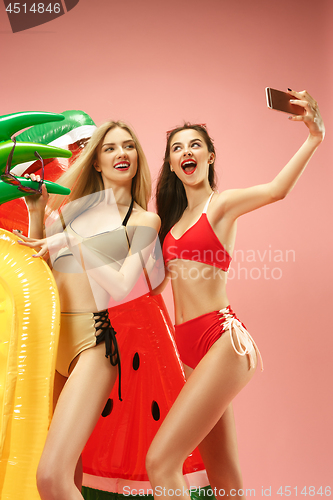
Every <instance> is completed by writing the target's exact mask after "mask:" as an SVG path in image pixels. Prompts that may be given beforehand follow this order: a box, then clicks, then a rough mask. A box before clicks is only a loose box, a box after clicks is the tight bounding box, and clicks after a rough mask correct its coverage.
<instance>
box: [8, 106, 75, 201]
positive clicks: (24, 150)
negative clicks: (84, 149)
mask: <svg viewBox="0 0 333 500" xmlns="http://www.w3.org/2000/svg"><path fill="white" fill-rule="evenodd" d="M64 119H65V117H64V116H63V115H60V114H57V113H48V112H39V111H25V112H21V113H13V114H11V115H4V116H0V141H1V142H0V175H1V174H3V173H4V171H5V168H6V163H7V158H8V156H9V154H10V151H11V150H12V147H13V142H12V141H11V140H10V137H11V136H12V135H13V134H14V133H15V132H18V131H19V130H21V129H22V128H26V127H30V126H33V125H40V124H43V123H47V122H54V121H61V120H64ZM35 151H38V153H39V154H40V156H41V157H42V158H43V159H45V158H58V157H61V158H70V157H71V156H72V153H71V152H70V151H67V150H66V149H61V148H57V147H54V146H48V145H46V144H40V143H39V144H37V143H31V142H17V143H16V148H15V151H14V156H13V161H12V167H14V166H15V165H16V164H18V163H22V162H27V161H35V160H36V158H35V155H34V153H35ZM19 180H20V181H21V182H22V184H23V185H25V186H29V187H33V188H36V187H37V188H38V183H37V182H33V181H31V180H29V179H25V178H24V177H23V178H22V177H20V178H19ZM45 185H46V189H47V191H48V192H49V193H54V194H63V195H66V194H69V193H70V189H68V188H65V187H63V186H60V185H59V184H55V183H54V182H51V181H45ZM26 195H27V194H26V193H23V192H22V191H19V190H18V189H17V187H15V186H12V185H11V184H7V183H6V182H3V181H0V204H2V203H6V202H7V201H11V200H15V199H16V198H20V197H22V196H26ZM28 196H29V195H28Z"/></svg>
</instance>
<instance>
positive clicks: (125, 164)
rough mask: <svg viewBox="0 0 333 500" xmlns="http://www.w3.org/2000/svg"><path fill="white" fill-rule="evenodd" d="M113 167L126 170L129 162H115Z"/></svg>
mask: <svg viewBox="0 0 333 500" xmlns="http://www.w3.org/2000/svg"><path fill="white" fill-rule="evenodd" d="M114 168H115V169H116V170H128V169H129V168H130V162H129V161H122V162H120V163H116V164H115V165H114Z"/></svg>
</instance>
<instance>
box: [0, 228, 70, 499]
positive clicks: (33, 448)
mask: <svg viewBox="0 0 333 500" xmlns="http://www.w3.org/2000/svg"><path fill="white" fill-rule="evenodd" d="M17 240H18V238H17V237H16V236H14V235H13V234H11V233H9V232H7V231H5V230H3V229H0V498H1V499H2V500H12V499H13V498H17V499H20V500H28V499H29V500H39V499H40V497H39V495H38V491H37V487H36V470H37V465H38V462H39V459H40V455H41V452H42V450H43V446H44V442H45V438H46V434H47V430H48V427H49V424H50V420H51V417H52V395H53V394H52V393H53V380H54V372H55V360H56V353H57V345H58V336H59V325H60V306H59V297H58V291H57V287H56V284H55V281H54V279H53V276H52V273H51V271H50V269H49V267H48V266H47V264H46V263H45V262H44V260H43V259H41V258H34V257H32V255H33V254H34V253H35V251H34V250H32V249H30V248H27V247H24V246H21V245H19V244H18V243H17Z"/></svg>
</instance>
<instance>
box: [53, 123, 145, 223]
mask: <svg viewBox="0 0 333 500" xmlns="http://www.w3.org/2000/svg"><path fill="white" fill-rule="evenodd" d="M116 127H119V128H122V129H124V130H126V131H127V132H128V133H129V134H130V136H131V137H132V139H133V141H134V143H135V147H136V150H137V153H138V169H137V173H136V174H135V176H134V178H133V180H132V189H131V191H132V197H133V198H134V201H136V202H137V204H138V205H140V206H141V207H142V208H144V209H145V210H147V205H148V201H149V198H150V195H151V178H150V172H149V168H148V163H147V159H146V156H145V154H144V152H143V149H142V147H141V144H140V142H139V140H138V138H137V136H136V134H135V133H134V131H133V130H132V129H131V128H130V127H129V126H128V125H127V124H126V123H124V122H122V121H108V122H106V123H103V125H101V126H100V127H98V128H97V129H96V130H95V131H94V133H93V135H92V136H91V138H90V140H89V142H88V143H87V145H86V146H85V148H84V149H83V151H82V153H81V154H80V156H79V157H78V158H77V160H75V162H74V163H73V165H71V166H70V167H69V169H68V170H67V171H66V172H65V173H64V174H63V175H62V176H61V177H60V178H59V180H58V181H57V182H58V183H59V184H60V185H62V186H66V187H68V188H70V189H71V193H70V195H68V196H67V198H66V199H65V200H64V197H63V196H59V195H54V196H51V197H50V201H49V203H48V210H47V212H48V213H51V212H52V211H54V210H58V209H59V208H60V207H61V206H63V205H64V204H67V203H69V202H71V201H74V200H78V199H80V198H82V197H84V196H87V195H90V194H93V193H98V192H99V191H103V189H104V185H103V181H102V177H101V175H100V173H99V172H97V170H96V169H95V167H94V166H93V164H94V162H95V160H96V159H97V152H98V150H99V147H100V145H101V144H102V141H103V139H104V137H105V136H106V134H107V133H108V132H109V131H110V130H112V129H114V128H116Z"/></svg>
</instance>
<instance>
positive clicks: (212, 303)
mask: <svg viewBox="0 0 333 500" xmlns="http://www.w3.org/2000/svg"><path fill="white" fill-rule="evenodd" d="M168 271H169V273H170V278H171V284H172V290H173V296H174V303H175V323H176V325H179V324H180V323H183V322H185V321H189V320H190V319H193V318H196V317H198V316H201V315H202V314H206V313H209V312H212V311H218V310H220V309H223V308H224V307H226V306H228V305H229V300H228V297H227V294H226V281H227V273H226V272H225V271H222V270H221V269H218V268H216V267H213V266H208V265H207V264H203V263H201V262H193V261H189V260H182V259H178V260H173V261H170V262H169V264H168Z"/></svg>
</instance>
